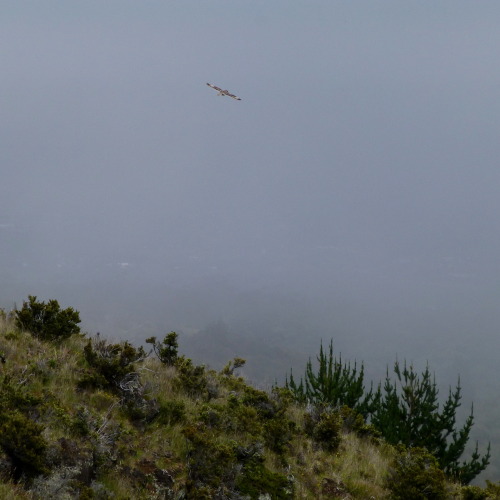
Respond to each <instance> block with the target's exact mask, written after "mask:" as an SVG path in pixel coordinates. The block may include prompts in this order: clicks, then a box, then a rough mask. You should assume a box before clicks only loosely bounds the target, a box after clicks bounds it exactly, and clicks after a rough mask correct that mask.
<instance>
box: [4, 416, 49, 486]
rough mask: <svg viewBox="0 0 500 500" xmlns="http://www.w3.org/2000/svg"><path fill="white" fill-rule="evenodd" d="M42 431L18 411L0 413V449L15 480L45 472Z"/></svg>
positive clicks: (44, 443)
mask: <svg viewBox="0 0 500 500" xmlns="http://www.w3.org/2000/svg"><path fill="white" fill-rule="evenodd" d="M43 429H44V427H43V425H41V424H37V423H36V422H34V421H33V420H31V419H30V418H28V417H27V416H25V415H24V414H23V413H21V412H20V411H18V410H10V411H0V447H1V448H2V450H3V451H4V453H5V454H6V455H7V456H8V457H9V458H10V460H11V463H12V475H13V477H14V479H15V480H19V479H20V478H21V477H22V476H26V477H28V478H31V477H33V476H36V475H37V474H42V473H44V472H47V467H46V461H45V450H46V449H47V442H46V441H45V439H44V437H43V436H42V432H43Z"/></svg>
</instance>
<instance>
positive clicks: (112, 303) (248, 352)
mask: <svg viewBox="0 0 500 500" xmlns="http://www.w3.org/2000/svg"><path fill="white" fill-rule="evenodd" d="M0 5H1V6H2V16H1V18H0V27H1V29H0V40H1V45H2V47H3V50H2V51H1V53H0V64H1V67H2V72H1V74H2V76H1V78H0V107H1V114H0V127H1V134H0V141H1V148H0V160H1V162H0V168H1V177H0V284H1V286H0V307H2V308H5V309H11V308H13V307H15V306H16V305H17V306H20V305H21V304H22V301H23V300H25V299H26V297H27V296H28V295H36V296H38V297H39V298H40V299H43V300H47V299H50V298H56V299H57V300H59V302H60V303H61V304H62V305H63V306H64V307H66V306H72V307H74V308H76V309H78V310H79V311H80V313H81V317H82V320H83V329H85V330H86V331H88V332H90V333H95V332H97V331H99V332H101V333H102V334H104V335H105V336H106V337H108V338H112V339H119V340H122V339H127V340H131V341H134V342H135V343H137V344H140V343H143V342H144V340H145V338H147V337H151V336H153V335H156V336H162V335H163V334H165V333H166V332H169V331H172V330H174V331H176V332H177V333H179V348H180V351H181V352H183V353H186V355H188V356H192V357H193V359H195V360H197V361H199V362H205V363H208V364H210V365H212V366H214V367H215V368H220V367H221V366H223V365H224V364H225V363H226V362H227V361H228V360H229V359H232V358H233V357H234V356H241V357H243V358H245V359H246V360H247V364H246V366H245V367H244V369H243V370H242V373H243V374H244V375H246V376H247V377H248V378H249V379H250V380H252V381H253V382H255V383H256V384H260V385H261V386H263V387H269V386H270V385H271V384H272V383H273V382H275V381H276V380H279V381H280V382H282V381H283V379H284V378H285V376H286V375H287V373H289V370H290V368H291V367H293V369H294V373H296V374H298V375H300V374H301V373H302V372H303V369H304V366H305V363H306V362H307V360H308V359H309V357H314V356H316V354H317V352H318V349H319V345H320V341H321V339H323V342H324V343H327V342H329V340H330V339H333V342H334V346H335V349H336V351H337V352H341V353H342V357H343V359H346V360H353V361H354V360H355V359H356V360H358V362H360V361H363V362H364V363H365V369H366V376H367V379H368V380H374V382H375V383H378V382H379V381H380V380H381V379H383V378H384V376H385V373H386V367H387V365H389V366H391V365H392V363H393V362H394V361H395V360H396V359H399V360H403V359H406V360H408V361H409V362H412V363H413V364H414V366H415V367H417V368H418V369H419V370H421V369H422V370H423V369H424V368H425V366H426V363H427V362H428V363H429V366H430V368H431V370H432V371H433V372H435V373H436V379H437V381H438V383H439V385H440V387H441V390H442V395H443V397H445V396H446V395H447V394H448V386H449V385H452V386H455V384H456V382H457V377H458V376H460V381H461V385H462V389H463V414H464V415H466V414H468V411H469V409H470V405H471V403H472V402H474V414H475V417H476V418H475V422H476V424H475V426H474V429H473V434H474V440H475V439H476V438H477V439H479V441H480V449H481V450H482V449H484V448H485V447H486V445H487V442H488V441H491V443H492V464H491V465H490V466H489V468H488V469H487V470H486V471H485V472H484V473H483V474H482V476H481V477H482V478H486V479H491V480H494V481H498V480H499V479H500V430H499V428H498V419H499V417H500V406H499V403H498V397H497V396H498V392H499V389H500V382H499V381H498V376H497V371H498V369H497V366H498V331H499V327H500V308H499V307H498V296H499V291H500V290H499V288H500V264H499V259H498V256H499V255H500V233H499V229H498V222H497V218H498V213H499V212H500V198H499V196H498V192H499V187H500V171H499V169H498V158H499V156H500V155H499V153H500V140H499V132H500V122H499V112H500V99H499V97H500V67H499V65H498V60H499V57H498V47H500V32H499V30H498V25H499V21H500V4H497V3H493V2H481V3H477V2H474V3H472V2H462V1H458V2H457V1H453V2H452V1H444V2H440V3H437V4H436V3H434V2H429V1H423V2H418V3H417V2H396V1H385V2H376V3H374V2H368V1H362V2H356V3H347V2H337V1H329V2H323V1H320V2H317V3H311V2H292V3H291V2H282V1H277V2H272V3H271V4H269V3H268V2H261V1H257V2H227V1H218V0H215V1H211V2H205V1H198V2H192V1H189V0H188V1H184V2H173V1H167V2H154V1H149V2H148V1H147V2H132V1H120V2H118V1H108V2H105V3H102V2H92V1H91V2H88V1H86V2H70V3H60V2H52V1H48V2H43V3H39V2H22V3H20V2H10V1H6V2H1V4H0ZM207 82H210V83H213V84H215V85H218V86H220V87H222V88H223V89H228V90H229V91H230V92H232V93H234V94H236V95H238V96H240V97H241V98H242V101H235V100H232V99H230V98H229V97H220V96H217V94H216V92H214V91H213V90H212V89H210V88H209V87H207V86H206V83H207Z"/></svg>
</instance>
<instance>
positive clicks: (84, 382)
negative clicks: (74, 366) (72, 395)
mask: <svg viewBox="0 0 500 500" xmlns="http://www.w3.org/2000/svg"><path fill="white" fill-rule="evenodd" d="M83 352H84V355H85V359H86V361H87V363H88V364H89V366H90V368H91V369H92V371H91V372H90V373H87V374H86V375H85V376H84V377H83V379H81V380H80V382H79V383H78V386H79V387H80V388H81V389H84V388H88V387H92V388H99V389H111V390H114V391H120V383H122V381H124V379H125V377H127V376H128V375H130V374H131V373H132V372H133V371H134V365H133V364H134V363H135V362H137V361H140V360H142V359H144V358H145V357H146V353H145V352H144V349H143V348H142V347H139V348H138V349H136V348H135V347H133V346H132V345H131V344H129V343H128V342H124V343H122V344H108V343H107V342H106V341H105V340H103V339H100V338H99V337H97V338H95V339H93V340H89V341H88V342H87V345H86V346H85V347H84V349H83Z"/></svg>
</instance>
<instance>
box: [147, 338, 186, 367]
mask: <svg viewBox="0 0 500 500" xmlns="http://www.w3.org/2000/svg"><path fill="white" fill-rule="evenodd" d="M177 337H178V335H177V333H175V332H170V333H168V334H167V335H165V338H164V339H163V341H162V342H158V341H157V340H156V337H150V338H148V339H146V343H147V344H152V346H153V350H154V352H155V354H156V356H157V358H158V359H159V360H160V361H161V362H162V363H163V364H165V365H168V366H172V365H174V364H175V362H176V361H177V354H178V347H179V344H178V343H177Z"/></svg>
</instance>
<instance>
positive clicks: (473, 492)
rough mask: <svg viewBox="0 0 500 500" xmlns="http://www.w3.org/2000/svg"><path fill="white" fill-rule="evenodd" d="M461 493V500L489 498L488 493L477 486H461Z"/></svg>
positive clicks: (483, 499) (484, 499)
mask: <svg viewBox="0 0 500 500" xmlns="http://www.w3.org/2000/svg"><path fill="white" fill-rule="evenodd" d="M461 493H462V500H487V499H488V498H491V497H490V496H489V495H488V492H487V491H485V490H483V488H480V487H479V486H463V487H462V490H461Z"/></svg>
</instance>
